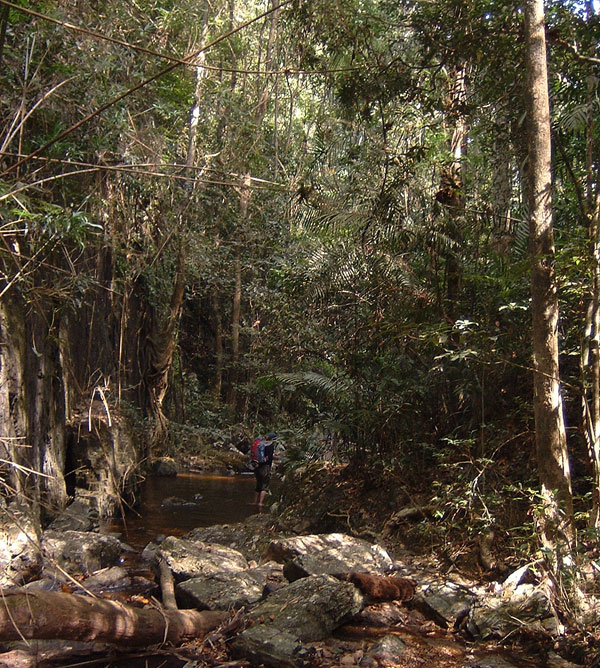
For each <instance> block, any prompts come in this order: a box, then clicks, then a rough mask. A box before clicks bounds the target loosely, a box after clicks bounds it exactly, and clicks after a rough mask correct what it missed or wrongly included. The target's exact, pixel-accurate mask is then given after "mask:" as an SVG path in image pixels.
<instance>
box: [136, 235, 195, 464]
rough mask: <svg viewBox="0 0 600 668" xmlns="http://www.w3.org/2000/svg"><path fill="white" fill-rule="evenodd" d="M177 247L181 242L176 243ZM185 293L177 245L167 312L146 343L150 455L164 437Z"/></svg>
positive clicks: (181, 252)
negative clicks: (165, 405) (151, 425)
mask: <svg viewBox="0 0 600 668" xmlns="http://www.w3.org/2000/svg"><path fill="white" fill-rule="evenodd" d="M180 243H181V242H180ZM184 290H185V253H184V250H183V246H182V245H180V248H179V257H178V265H177V270H176V275H175V283H174V285H173V292H172V293H171V302H170V304H169V311H168V314H167V316H166V318H165V320H164V321H163V322H162V323H160V324H159V325H158V327H156V328H155V331H154V332H153V333H152V335H151V336H150V337H149V338H148V340H147V341H146V350H147V361H146V374H145V375H146V385H147V387H148V391H149V395H150V411H151V413H152V417H153V418H154V431H153V433H152V436H151V439H150V451H151V452H152V450H153V448H154V446H155V445H157V444H158V443H161V442H162V441H164V439H165V438H166V436H167V418H166V416H165V414H164V412H163V402H164V399H165V396H166V394H167V390H168V388H169V374H170V372H171V367H172V363H173V355H174V353H175V346H176V344H177V325H178V323H179V317H180V314H181V306H182V304H183V295H184Z"/></svg>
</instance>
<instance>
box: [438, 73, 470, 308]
mask: <svg viewBox="0 0 600 668" xmlns="http://www.w3.org/2000/svg"><path fill="white" fill-rule="evenodd" d="M465 99H466V82H465V68H464V66H463V65H458V66H456V67H455V68H453V70H452V71H451V72H450V73H449V75H448V94H447V97H446V105H445V107H446V108H445V110H444V115H445V123H446V124H447V125H448V126H449V132H450V133H451V134H450V137H449V139H448V152H449V153H450V160H449V162H448V163H447V164H445V165H443V166H442V169H441V177H440V189H439V191H438V193H437V196H436V198H437V200H438V201H439V202H440V203H441V204H443V205H444V206H445V208H446V230H445V232H446V236H447V238H448V248H447V251H446V300H445V305H444V311H445V313H446V315H447V316H448V317H449V318H450V319H451V320H455V318H456V317H457V313H458V312H457V307H458V305H459V299H460V290H461V283H462V267H461V263H460V258H459V250H460V247H461V242H462V227H463V219H464V206H465V200H464V193H463V174H462V172H463V168H462V159H463V150H464V146H465V142H466V138H467V122H466V119H465V113H464V106H465Z"/></svg>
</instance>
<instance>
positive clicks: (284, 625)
mask: <svg viewBox="0 0 600 668" xmlns="http://www.w3.org/2000/svg"><path fill="white" fill-rule="evenodd" d="M363 604H364V599H363V596H362V594H361V593H360V592H359V591H358V589H357V588H356V587H355V586H354V585H352V584H350V583H348V582H340V581H339V580H337V579H336V578H334V577H331V576H329V575H311V576H308V577H306V578H302V580H298V581H296V582H293V583H292V584H289V585H287V586H286V587H282V588H281V589H278V590H277V591H275V592H273V593H272V594H271V595H270V596H269V597H268V598H266V599H265V600H264V601H262V602H261V603H259V604H258V605H256V606H255V607H254V608H253V609H252V610H251V611H250V612H249V613H248V616H249V619H250V620H251V622H253V623H254V625H257V624H259V625H261V626H270V625H273V626H276V627H277V628H279V629H280V630H282V631H287V632H288V633H292V634H295V635H296V636H297V637H298V638H299V639H300V640H301V641H302V642H310V641H313V640H322V639H323V638H326V637H327V636H329V635H330V634H331V632H332V631H333V630H334V629H335V628H337V627H338V626H339V625H340V624H342V623H343V621H344V620H346V619H348V618H349V617H352V616H353V615H356V614H357V613H358V612H359V611H360V610H361V608H362V606H363Z"/></svg>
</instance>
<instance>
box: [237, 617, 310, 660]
mask: <svg viewBox="0 0 600 668" xmlns="http://www.w3.org/2000/svg"><path fill="white" fill-rule="evenodd" d="M231 649H232V651H233V653H234V655H235V656H239V657H242V658H244V659H246V658H249V659H250V660H251V661H252V662H253V663H254V664H255V665H264V666H268V667H269V668H296V667H297V666H298V665H300V663H299V662H298V661H297V657H298V653H299V652H300V650H301V649H302V644H301V643H300V641H299V640H298V638H297V637H296V636H295V635H294V634H293V633H288V632H287V631H281V630H280V629H278V628H277V627H275V626H267V627H251V628H249V629H246V630H245V631H244V632H243V633H242V634H240V635H239V636H237V638H235V640H234V641H233V643H232V644H231Z"/></svg>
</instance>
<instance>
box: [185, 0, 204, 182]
mask: <svg viewBox="0 0 600 668" xmlns="http://www.w3.org/2000/svg"><path fill="white" fill-rule="evenodd" d="M208 9H209V3H208V2H206V3H205V5H204V15H203V17H202V34H201V36H200V43H199V44H198V49H202V48H204V45H205V44H206V36H207V35H208ZM205 63H206V55H205V53H204V51H202V52H201V53H200V54H198V57H197V58H196V89H195V91H194V101H193V103H192V108H191V110H190V121H189V137H188V151H187V159H186V167H187V168H188V171H190V170H191V169H192V167H194V163H195V162H196V135H197V134H198V123H199V121H200V108H201V102H202V86H203V84H204V79H205V78H206V69H205V68H204V67H203V65H204V64H205Z"/></svg>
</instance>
